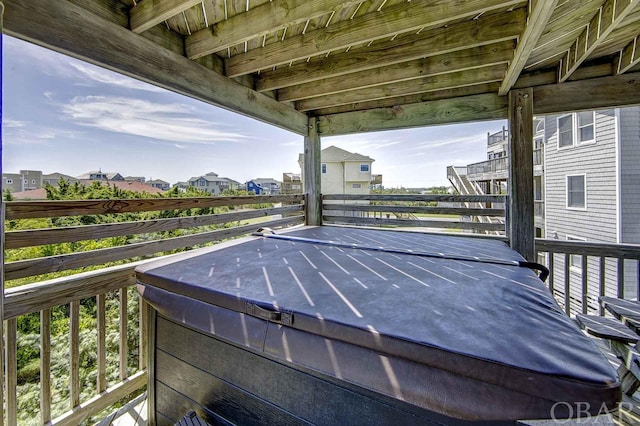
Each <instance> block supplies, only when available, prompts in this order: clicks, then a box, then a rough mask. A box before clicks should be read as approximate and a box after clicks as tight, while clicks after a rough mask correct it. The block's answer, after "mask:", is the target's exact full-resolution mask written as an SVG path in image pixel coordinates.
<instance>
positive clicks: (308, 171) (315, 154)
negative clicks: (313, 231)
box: [303, 117, 322, 225]
mask: <svg viewBox="0 0 640 426" xmlns="http://www.w3.org/2000/svg"><path fill="white" fill-rule="evenodd" d="M303 172H304V193H305V194H306V197H305V203H304V210H305V223H306V224H307V225H322V200H321V196H320V194H321V188H320V177H321V174H320V135H318V121H317V119H316V118H315V117H311V118H309V135H308V136H305V138H304V170H303Z"/></svg>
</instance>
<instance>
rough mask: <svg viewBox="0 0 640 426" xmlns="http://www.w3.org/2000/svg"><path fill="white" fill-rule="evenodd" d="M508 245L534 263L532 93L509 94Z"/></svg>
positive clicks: (516, 92) (513, 92)
mask: <svg viewBox="0 0 640 426" xmlns="http://www.w3.org/2000/svg"><path fill="white" fill-rule="evenodd" d="M508 157H509V212H510V221H509V241H510V245H511V248H512V249H514V250H516V251H517V252H518V253H520V254H521V255H522V256H523V257H524V258H525V259H527V260H528V261H534V260H535V224H534V211H533V210H534V207H533V204H534V203H533V89H531V88H527V89H519V90H512V91H510V92H509V145H508Z"/></svg>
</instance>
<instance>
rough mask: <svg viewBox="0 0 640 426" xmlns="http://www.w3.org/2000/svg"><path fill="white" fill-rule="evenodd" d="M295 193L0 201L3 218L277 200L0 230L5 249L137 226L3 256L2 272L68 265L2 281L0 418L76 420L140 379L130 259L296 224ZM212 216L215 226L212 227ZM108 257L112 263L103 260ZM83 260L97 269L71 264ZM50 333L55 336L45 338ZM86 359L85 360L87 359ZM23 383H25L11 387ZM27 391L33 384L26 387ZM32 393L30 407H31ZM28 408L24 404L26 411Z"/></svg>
mask: <svg viewBox="0 0 640 426" xmlns="http://www.w3.org/2000/svg"><path fill="white" fill-rule="evenodd" d="M302 202H303V196H302V195H283V196H272V197H265V196H259V197H217V198H175V199H162V198H158V199H130V200H92V201H24V202H23V201H20V202H8V203H6V204H5V205H4V206H3V207H4V209H5V215H6V219H7V223H9V221H16V220H22V219H34V218H60V217H66V216H83V217H85V216H87V215H115V216H117V215H119V214H124V213H131V212H157V211H164V212H167V211H174V210H175V211H185V210H186V209H210V208H220V207H229V206H244V205H248V204H261V205H264V204H266V203H283V204H285V203H286V204H287V205H283V206H282V207H264V208H251V209H244V210H242V211H234V212H226V213H217V212H214V213H213V214H210V213H211V212H207V213H208V214H203V215H188V216H182V217H171V218H164V219H153V220H150V219H147V220H135V221H129V222H115V223H107V224H100V225H83V226H69V227H59V228H54V227H50V228H42V229H35V230H31V229H30V230H23V231H9V232H6V233H5V248H6V249H8V250H17V249H21V248H24V247H31V246H42V245H46V244H51V245H52V244H59V243H72V242H80V241H86V240H95V239H110V238H114V237H118V236H131V235H137V236H141V235H142V236H144V238H142V239H143V240H144V241H140V242H134V243H130V244H124V245H119V246H115V247H108V248H101V249H97V250H90V251H79V252H71V253H66V254H56V255H52V256H46V257H40V258H35V259H23V260H17V261H13V262H9V263H6V264H5V273H6V279H7V280H16V279H20V280H25V279H26V280H32V281H37V280H39V279H41V278H42V274H51V273H59V272H63V273H64V274H70V273H72V272H75V273H74V274H73V275H68V276H63V277H57V278H51V279H47V280H45V281H41V282H32V283H30V284H26V285H20V286H17V287H12V288H8V289H7V290H6V291H5V301H4V320H5V340H4V343H5V349H6V359H5V364H6V377H4V383H5V388H4V389H5V390H6V392H5V395H4V396H5V398H4V399H5V404H4V407H6V412H5V413H2V412H0V418H6V424H8V425H16V424H18V423H22V422H25V421H27V420H26V419H25V418H24V416H25V415H29V416H30V417H29V418H28V421H29V422H30V423H33V422H34V420H35V422H37V423H39V424H53V425H58V424H59V425H77V424H80V423H81V422H83V421H86V420H87V419H90V418H91V417H92V416H95V415H97V414H98V413H100V412H102V411H103V410H105V409H108V408H109V407H111V406H112V405H113V404H114V403H116V402H117V401H119V400H122V399H123V398H125V399H127V397H128V396H130V395H131V394H135V393H139V392H141V390H142V389H143V388H144V386H145V385H146V370H145V364H146V361H145V353H146V349H145V345H146V340H145V338H144V337H143V336H145V327H146V318H145V312H146V309H143V308H142V306H141V304H142V302H141V301H140V300H139V299H138V296H137V293H136V292H135V290H134V287H133V285H134V284H135V273H134V269H135V267H136V266H137V265H139V264H140V263H143V262H146V261H148V260H145V259H144V258H147V257H152V256H154V255H162V254H166V253H167V252H169V251H175V250H179V249H184V248H189V247H192V246H194V245H202V244H209V243H213V242H215V241H219V240H222V239H226V238H232V237H236V236H240V235H244V234H247V233H250V232H253V231H255V230H256V229H257V228H258V227H261V226H268V227H271V228H278V227H283V226H288V225H294V224H300V223H302V222H303V221H304V216H303V209H304V206H303V204H302ZM234 208H235V207H234ZM164 216H166V215H164ZM274 216H275V217H274ZM257 218H264V219H265V220H263V221H261V222H260V223H251V224H242V223H241V222H242V221H247V220H253V221H254V222H255V221H256V219H257ZM213 225H215V226H219V227H220V226H224V228H220V229H212V228H213ZM232 225H235V226H232ZM176 230H183V232H187V234H185V235H181V236H174V237H170V238H167V235H166V234H164V233H166V232H167V231H176ZM141 258H143V259H142V260H141ZM113 262H119V263H121V264H118V265H112V263H113ZM127 262H128V263H127ZM87 267H88V268H99V269H96V270H90V271H85V272H81V270H82V268H87ZM72 270H75V271H72ZM79 271H80V272H79ZM38 276H40V277H38ZM9 284H11V281H9ZM81 312H82V313H83V315H81ZM34 321H35V322H36V323H39V330H40V331H39V334H38V335H37V336H31V335H29V336H24V335H22V334H21V328H22V327H21V324H28V323H32V324H33V322H34ZM54 327H55V328H60V327H62V328H64V329H65V330H66V331H65V333H64V335H63V336H65V335H66V337H64V339H65V340H66V341H60V340H59V339H60V338H59V337H56V336H60V333H56V334H55V335H54V334H53V333H52V328H54ZM135 329H138V332H137V333H136V332H134V331H132V330H135ZM52 336H54V339H55V341H52V340H53V339H52ZM0 340H1V339H0ZM88 342H91V343H90V344H89V343H88ZM87 345H89V348H88V349H87V348H86V347H85V346H87ZM25 350H26V351H27V352H29V351H31V352H34V353H36V354H39V366H37V365H36V366H35V368H34V367H33V366H32V370H33V369H35V370H36V372H35V375H36V376H38V377H39V383H38V384H37V385H36V384H34V383H31V385H33V386H31V387H25V384H24V383H19V374H18V373H19V370H18V361H19V360H18V358H19V357H18V355H19V354H20V353H23V352H24V351H25ZM61 350H65V351H66V352H67V353H68V355H67V359H68V361H66V362H65V363H64V365H62V364H60V359H57V361H55V362H58V363H57V364H55V363H54V360H53V359H52V358H53V357H52V354H57V353H59V352H60V351H61ZM58 358H60V357H58ZM35 359H36V360H37V356H36V357H35ZM86 365H90V366H94V367H90V368H87V367H86ZM21 381H24V379H21ZM91 383H92V384H91ZM19 384H20V386H19ZM27 384H29V383H27ZM0 388H1V386H0ZM23 389H26V390H25V392H28V393H26V394H21V390H23ZM34 392H37V393H36V394H35V395H34ZM38 400H39V401H40V405H39V407H34V406H33V404H36V403H37V401H38ZM0 407H3V404H0ZM0 410H1V408H0ZM34 411H35V412H36V413H37V412H39V419H38V418H37V414H36V415H35V416H34V415H33V412H34ZM30 412H31V413H32V414H28V413H30ZM20 415H22V416H23V417H20ZM20 419H22V420H20Z"/></svg>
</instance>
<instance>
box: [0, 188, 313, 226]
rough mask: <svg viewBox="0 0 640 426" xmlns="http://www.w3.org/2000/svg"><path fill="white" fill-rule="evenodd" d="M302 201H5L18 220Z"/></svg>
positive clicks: (279, 198)
mask: <svg viewBox="0 0 640 426" xmlns="http://www.w3.org/2000/svg"><path fill="white" fill-rule="evenodd" d="M302 202H304V195H302V194H290V195H257V196H242V197H199V198H139V199H138V198H135V199H126V200H65V201H55V200H54V201H8V202H5V204H6V213H5V214H6V216H5V218H6V220H15V219H33V218H42V217H61V216H81V215H94V214H114V213H132V212H148V211H157V210H185V209H191V208H208V207H223V206H239V205H243V204H261V203H302Z"/></svg>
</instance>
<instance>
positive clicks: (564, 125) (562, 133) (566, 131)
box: [558, 115, 573, 148]
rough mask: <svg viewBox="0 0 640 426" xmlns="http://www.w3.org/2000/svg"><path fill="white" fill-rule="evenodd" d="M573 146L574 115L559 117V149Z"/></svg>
mask: <svg viewBox="0 0 640 426" xmlns="http://www.w3.org/2000/svg"><path fill="white" fill-rule="evenodd" d="M572 145H573V115H564V116H562V117H558V148H564V147H567V146H572Z"/></svg>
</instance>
